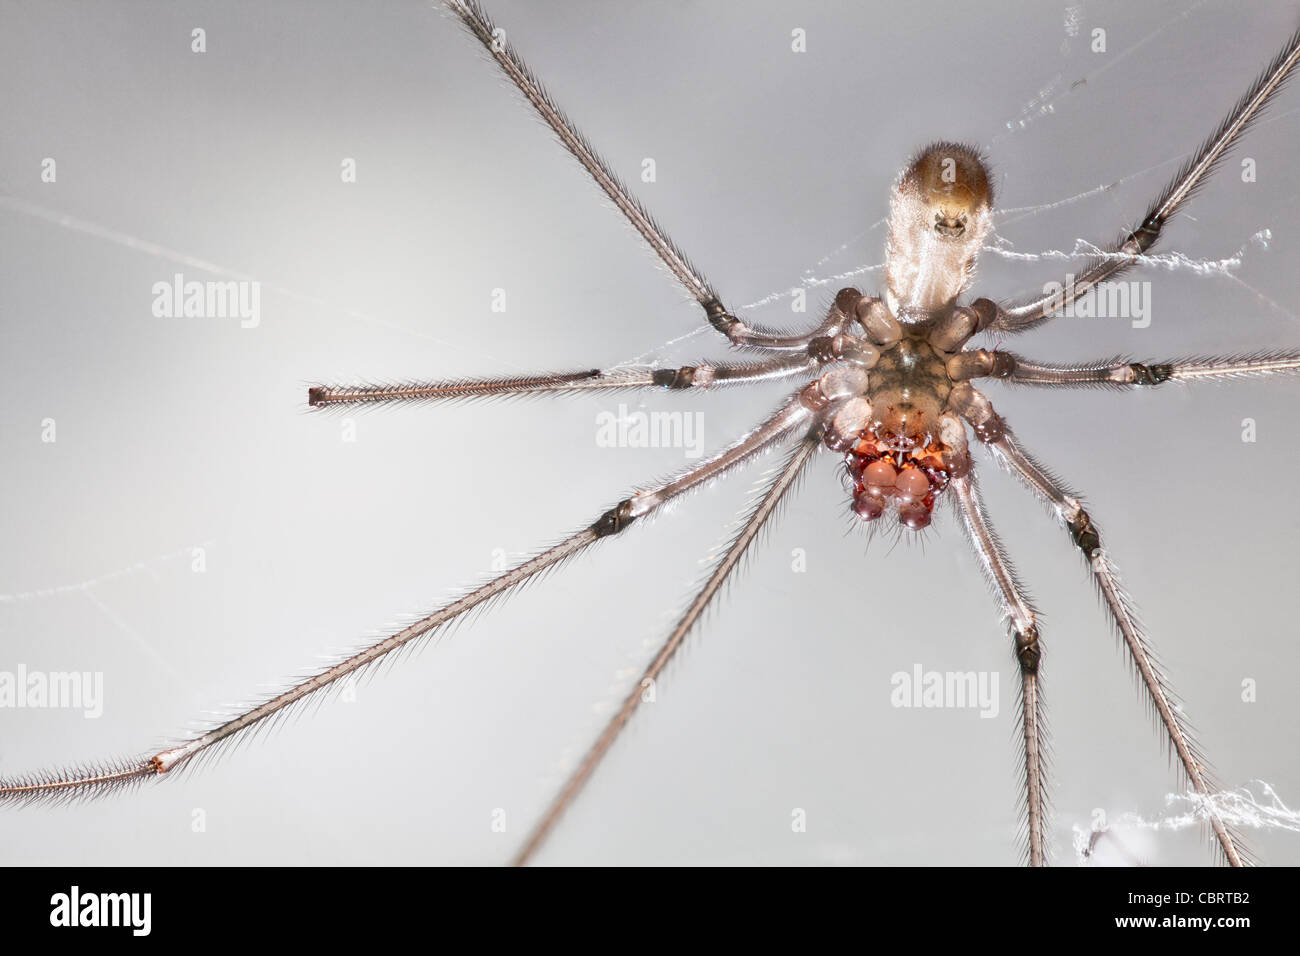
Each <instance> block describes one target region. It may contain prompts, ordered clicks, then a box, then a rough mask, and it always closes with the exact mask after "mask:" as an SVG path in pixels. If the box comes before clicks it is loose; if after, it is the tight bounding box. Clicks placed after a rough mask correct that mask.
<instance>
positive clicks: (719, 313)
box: [704, 299, 738, 333]
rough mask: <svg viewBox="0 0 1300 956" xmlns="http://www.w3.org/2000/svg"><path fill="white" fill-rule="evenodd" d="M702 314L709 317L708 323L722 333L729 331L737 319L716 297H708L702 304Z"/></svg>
mask: <svg viewBox="0 0 1300 956" xmlns="http://www.w3.org/2000/svg"><path fill="white" fill-rule="evenodd" d="M704 314H705V315H707V316H708V317H709V324H710V325H711V326H713V327H714V328H715V329H717V330H718V331H719V332H722V333H726V332H729V331H731V328H732V326H734V325H736V324H737V321H738V320H737V319H736V317H735V316H734V315H732V314H731V313H729V312H728V311H727V310H726V309H724V308H723V307H722V303H721V302H719V301H718V300H717V299H710V300H709V301H708V302H706V303H705V304H704Z"/></svg>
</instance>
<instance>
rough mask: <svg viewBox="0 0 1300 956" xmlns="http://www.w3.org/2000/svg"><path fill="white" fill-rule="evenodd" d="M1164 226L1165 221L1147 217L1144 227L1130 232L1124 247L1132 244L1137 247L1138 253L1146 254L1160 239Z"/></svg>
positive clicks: (1143, 223) (1141, 226)
mask: <svg viewBox="0 0 1300 956" xmlns="http://www.w3.org/2000/svg"><path fill="white" fill-rule="evenodd" d="M1163 225H1164V221H1163V220H1161V219H1158V218H1156V217H1155V216H1147V218H1146V219H1145V220H1143V222H1142V225H1140V226H1138V227H1137V229H1135V230H1134V231H1133V232H1130V233H1129V234H1128V236H1126V237H1125V239H1124V245H1125V246H1128V245H1129V244H1130V243H1131V244H1132V245H1133V246H1135V247H1136V252H1138V253H1142V252H1146V251H1147V250H1148V249H1150V248H1151V247H1152V246H1154V245H1155V244H1156V240H1157V239H1159V238H1160V228H1161V227H1162V226H1163Z"/></svg>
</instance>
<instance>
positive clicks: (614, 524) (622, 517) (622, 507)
mask: <svg viewBox="0 0 1300 956" xmlns="http://www.w3.org/2000/svg"><path fill="white" fill-rule="evenodd" d="M635 520H636V515H634V514H632V499H631V498H624V499H623V500H622V501H620V502H619V503H618V504H616V505H615V506H614V507H612V508H610V509H609V510H608V511H606V512H605V513H604V514H603V515H601V516H600V517H599V518H597V519H596V522H595V524H593V525H592V526H591V530H592V531H594V532H596V537H597V538H608V537H609V536H610V535H612V534H618V533H619V532H620V531H622V530H623V529H624V528H626V527H627V526H628V525H630V524H631V523H632V522H633V521H635Z"/></svg>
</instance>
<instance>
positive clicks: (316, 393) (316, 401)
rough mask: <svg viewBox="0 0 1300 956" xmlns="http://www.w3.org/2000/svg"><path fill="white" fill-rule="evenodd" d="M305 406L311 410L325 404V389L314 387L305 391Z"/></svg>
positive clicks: (318, 386)
mask: <svg viewBox="0 0 1300 956" xmlns="http://www.w3.org/2000/svg"><path fill="white" fill-rule="evenodd" d="M307 404H308V405H310V406H311V407H312V408H319V407H320V406H322V405H324V404H325V389H324V388H323V387H322V386H320V385H316V386H313V387H312V388H309V389H307Z"/></svg>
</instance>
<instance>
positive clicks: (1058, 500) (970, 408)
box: [949, 384, 1244, 866]
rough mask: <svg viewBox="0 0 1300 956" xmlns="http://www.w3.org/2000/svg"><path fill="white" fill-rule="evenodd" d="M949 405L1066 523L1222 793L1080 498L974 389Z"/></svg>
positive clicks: (1195, 763) (1197, 780)
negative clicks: (1025, 446) (1033, 455)
mask: <svg viewBox="0 0 1300 956" xmlns="http://www.w3.org/2000/svg"><path fill="white" fill-rule="evenodd" d="M949 405H950V407H952V408H954V410H956V411H957V412H958V413H959V414H960V415H961V416H962V417H963V418H964V419H965V420H966V421H967V422H968V423H969V424H970V425H971V427H972V428H973V429H974V431H975V434H976V436H977V437H978V438H979V439H980V440H981V441H982V442H984V443H985V444H987V445H988V446H989V448H990V449H992V451H993V454H994V456H995V457H996V458H997V459H998V460H999V461H1000V462H1001V463H1003V464H1005V465H1006V466H1007V467H1009V468H1010V469H1011V471H1012V472H1013V473H1014V474H1016V475H1017V476H1018V477H1019V478H1020V479H1021V480H1022V481H1023V482H1024V483H1025V484H1026V485H1028V486H1029V488H1030V490H1031V491H1033V492H1034V494H1036V495H1038V497H1039V498H1041V499H1043V501H1045V502H1046V503H1047V504H1048V505H1049V506H1051V508H1052V509H1053V510H1054V511H1055V512H1056V514H1057V516H1058V517H1059V518H1060V519H1061V521H1062V522H1063V523H1064V525H1065V527H1066V529H1067V530H1068V531H1069V533H1070V537H1071V539H1072V540H1073V541H1074V543H1075V545H1076V546H1077V547H1078V548H1079V550H1080V551H1081V552H1082V553H1083V556H1084V560H1085V561H1087V563H1088V570H1089V571H1090V572H1091V574H1092V577H1093V580H1094V581H1095V582H1096V585H1097V589H1098V591H1099V592H1100V593H1101V597H1102V601H1103V602H1104V603H1105V605H1106V609H1107V611H1108V612H1109V613H1110V616H1111V621H1112V622H1113V623H1114V625H1115V629H1116V631H1118V633H1119V637H1120V640H1121V641H1122V642H1123V644H1124V646H1125V647H1126V648H1127V650H1128V654H1129V658H1130V660H1132V662H1133V666H1134V667H1135V668H1136V670H1137V672H1138V676H1139V677H1140V678H1141V679H1142V684H1143V686H1144V687H1145V688H1146V691H1147V695H1148V696H1149V697H1150V699H1151V703H1152V705H1153V706H1154V708H1155V711H1156V714H1157V715H1158V716H1159V719H1160V722H1161V724H1162V725H1163V726H1164V730H1165V733H1166V735H1167V737H1168V740H1169V743H1170V744H1171V745H1172V746H1173V748H1174V752H1175V753H1177V755H1178V761H1179V763H1180V764H1181V765H1182V768H1183V771H1184V772H1185V773H1186V775H1187V779H1188V780H1189V782H1190V783H1191V785H1192V788H1193V789H1194V790H1195V791H1196V792H1197V793H1198V794H1200V795H1201V796H1202V797H1206V798H1208V797H1210V796H1211V795H1212V794H1214V793H1215V792H1216V790H1217V789H1218V788H1217V786H1216V785H1215V783H1214V781H1213V779H1212V777H1211V774H1210V771H1209V769H1208V766H1207V764H1208V761H1207V760H1206V759H1205V757H1204V755H1203V754H1202V753H1201V750H1200V748H1199V747H1198V746H1197V744H1196V742H1195V740H1193V738H1192V736H1191V734H1190V733H1189V732H1188V730H1187V728H1186V727H1185V726H1184V723H1183V718H1182V717H1181V716H1180V715H1181V714H1182V707H1181V705H1180V704H1179V702H1178V700H1177V698H1176V697H1175V695H1174V693H1173V690H1172V689H1171V688H1170V686H1169V683H1168V680H1167V679H1166V677H1165V675H1164V673H1163V671H1162V669H1161V667H1160V665H1159V662H1158V660H1157V659H1156V657H1155V654H1154V652H1153V650H1152V648H1151V643H1150V641H1149V640H1148V639H1147V636H1146V633H1145V632H1144V630H1143V628H1142V625H1141V624H1140V623H1139V622H1138V620H1137V616H1136V614H1135V613H1134V609H1133V606H1132V604H1131V603H1130V601H1129V598H1128V595H1127V594H1126V593H1125V591H1124V589H1123V587H1122V586H1121V585H1120V582H1119V576H1118V572H1117V571H1116V569H1115V566H1114V564H1112V563H1111V560H1110V557H1109V555H1107V554H1106V552H1105V551H1104V550H1103V549H1102V546H1101V533H1100V531H1099V530H1098V528H1097V525H1096V524H1095V523H1094V522H1093V520H1092V518H1091V516H1090V515H1089V514H1088V512H1087V511H1086V510H1084V507H1083V505H1082V503H1081V502H1080V500H1079V498H1078V496H1077V495H1074V494H1072V493H1071V492H1070V491H1069V490H1067V489H1066V488H1065V487H1063V486H1062V485H1061V483H1060V482H1059V481H1057V479H1056V478H1054V477H1053V476H1052V475H1051V474H1050V473H1049V472H1048V471H1047V470H1046V469H1044V468H1043V467H1042V466H1041V465H1039V464H1038V463H1037V462H1036V461H1034V460H1033V458H1031V457H1030V456H1029V455H1028V454H1026V453H1025V452H1024V451H1022V450H1021V448H1020V446H1019V444H1018V443H1017V442H1016V440H1015V438H1014V437H1013V436H1012V434H1011V430H1010V429H1009V428H1008V427H1007V425H1006V422H1004V421H1003V420H1002V418H1001V416H999V415H998V414H997V413H996V412H995V411H994V410H993V405H992V403H990V402H989V400H988V399H987V398H985V397H984V396H983V395H981V394H980V393H979V392H977V391H975V389H973V388H971V387H970V385H968V384H962V385H958V386H957V387H956V388H954V389H953V391H952V396H951V397H950V399H949ZM1205 808H1206V813H1207V815H1208V817H1209V823H1210V826H1211V827H1212V828H1213V830H1214V835H1215V839H1216V840H1217V842H1218V845H1219V848H1220V849H1221V850H1222V852H1223V855H1224V858H1225V859H1226V860H1227V862H1228V863H1229V864H1231V865H1232V866H1242V865H1244V863H1243V850H1242V841H1241V838H1240V837H1239V836H1238V835H1237V834H1236V833H1235V832H1233V830H1232V829H1231V828H1230V827H1229V826H1228V825H1227V824H1226V823H1225V822H1224V821H1223V819H1222V818H1221V817H1220V816H1219V814H1218V813H1217V811H1216V810H1215V809H1214V807H1213V805H1212V804H1211V803H1210V802H1209V800H1208V799H1207V800H1206V803H1205Z"/></svg>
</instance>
